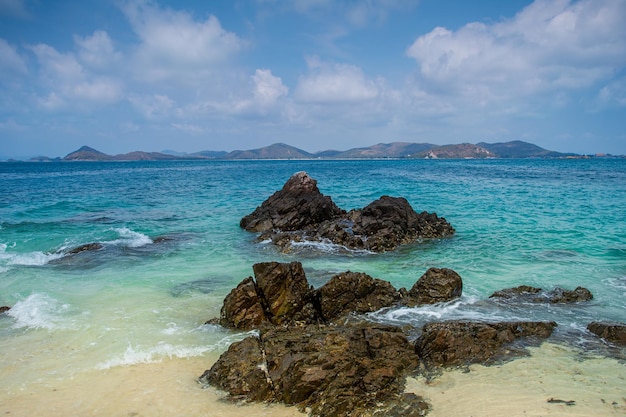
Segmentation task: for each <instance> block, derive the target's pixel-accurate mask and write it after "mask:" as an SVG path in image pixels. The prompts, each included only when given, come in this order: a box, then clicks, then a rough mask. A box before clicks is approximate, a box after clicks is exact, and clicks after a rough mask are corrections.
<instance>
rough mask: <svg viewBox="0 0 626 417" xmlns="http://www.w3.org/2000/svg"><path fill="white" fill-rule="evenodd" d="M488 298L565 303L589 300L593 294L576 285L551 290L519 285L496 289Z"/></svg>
mask: <svg viewBox="0 0 626 417" xmlns="http://www.w3.org/2000/svg"><path fill="white" fill-rule="evenodd" d="M489 298H501V299H506V300H512V301H521V302H529V303H551V304H565V303H578V302H582V301H589V300H591V299H593V295H592V294H591V291H589V290H588V289H587V288H583V287H576V289H574V290H564V289H563V288H560V287H556V288H554V289H553V290H551V291H544V290H542V289H541V288H536V287H530V286H528V285H520V286H519V287H515V288H507V289H504V290H500V291H496V292H494V293H493V294H491V295H490V296H489Z"/></svg>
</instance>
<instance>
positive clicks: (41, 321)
mask: <svg viewBox="0 0 626 417" xmlns="http://www.w3.org/2000/svg"><path fill="white" fill-rule="evenodd" d="M70 312H71V306H70V305H69V304H63V303H61V302H59V301H58V300H56V299H54V298H52V297H50V296H48V295H46V294H41V293H35V294H31V295H29V296H28V297H26V298H25V299H24V300H21V301H18V302H17V303H15V304H14V305H13V307H11V309H10V310H8V311H7V313H6V314H7V315H8V316H10V317H13V318H14V319H15V323H14V324H13V328H18V329H19V328H31V329H46V330H58V329H68V328H72V327H73V321H72V320H69V319H68V318H67V314H68V313H70Z"/></svg>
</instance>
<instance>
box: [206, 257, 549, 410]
mask: <svg viewBox="0 0 626 417" xmlns="http://www.w3.org/2000/svg"><path fill="white" fill-rule="evenodd" d="M253 270H254V275H255V279H253V278H252V277H249V278H246V279H245V280H243V281H242V282H241V283H240V284H239V285H238V286H237V288H235V289H234V290H233V291H232V292H231V293H230V294H229V295H228V296H227V297H226V299H225V300H224V306H223V307H222V311H221V315H220V318H219V319H216V320H214V321H213V323H216V324H222V325H224V326H226V327H231V328H237V329H242V330H249V329H254V328H256V329H259V335H258V336H251V337H248V338H246V339H244V340H243V341H241V342H236V343H233V344H232V345H231V346H230V348H229V349H228V351H227V352H225V353H224V354H222V356H221V357H220V358H219V359H218V361H217V362H216V363H215V364H214V365H213V366H212V367H211V369H209V370H207V371H205V372H204V374H203V375H202V376H201V377H200V381H201V382H202V383H204V384H209V385H212V386H215V387H217V388H219V389H222V390H224V391H225V392H226V393H227V395H228V397H229V398H232V399H235V400H242V399H243V400H246V401H269V402H273V401H278V402H282V403H285V404H289V405H295V406H298V407H299V408H300V409H301V410H306V411H308V412H309V414H310V415H312V416H423V415H425V414H426V413H427V412H428V410H429V405H428V404H427V403H426V402H425V400H424V399H423V398H421V397H419V396H416V395H413V394H405V393H403V390H404V384H405V381H406V376H408V375H411V374H416V373H417V372H423V371H424V370H425V372H427V373H430V372H431V371H432V370H433V369H436V368H439V367H448V366H466V365H467V364H471V363H483V364H489V363H492V362H494V361H497V360H499V359H505V358H506V359H510V358H512V357H514V356H518V355H521V354H525V351H524V350H523V346H524V343H530V344H538V343H540V342H541V341H542V340H544V339H545V338H547V337H549V336H550V335H551V334H552V331H553V329H554V328H555V327H556V323H554V322H533V321H519V322H495V323H487V322H476V321H464V320H457V321H446V322H440V323H429V324H426V325H425V326H423V328H422V329H421V334H420V336H419V337H418V338H417V340H415V342H409V340H408V339H407V335H406V334H405V333H404V331H405V330H406V331H408V332H409V333H410V334H414V333H415V331H414V329H413V330H412V329H401V328H399V327H395V326H390V325H384V324H380V323H375V322H372V321H368V320H365V319H364V317H363V316H359V313H361V314H362V313H368V312H372V311H377V310H380V309H382V308H385V307H390V306H395V305H398V306H400V305H417V304H419V303H437V302H442V301H444V300H450V299H454V298H456V297H459V296H460V295H461V291H462V280H461V277H460V276H459V275H458V274H457V273H456V272H455V271H453V270H450V269H446V268H431V269H429V270H428V271H427V272H426V273H425V274H424V275H423V276H422V277H421V278H420V279H419V280H418V281H417V282H416V283H415V285H414V286H413V287H412V288H411V289H410V290H409V291H407V290H405V289H401V290H399V291H397V290H395V288H394V287H393V286H392V285H391V284H390V283H388V282H386V281H383V280H380V279H376V278H372V277H371V276H369V275H367V274H364V273H359V272H351V271H347V272H344V273H341V274H337V275H335V276H333V277H332V278H330V279H329V280H328V281H327V282H326V283H325V284H324V285H322V286H321V287H319V288H318V289H314V288H313V287H311V286H310V285H309V284H308V281H307V279H306V276H305V273H304V270H303V268H302V265H301V264H300V263H299V262H292V263H277V262H265V263H259V264H255V265H254V266H253ZM420 305H421V304H420ZM521 342H523V343H521Z"/></svg>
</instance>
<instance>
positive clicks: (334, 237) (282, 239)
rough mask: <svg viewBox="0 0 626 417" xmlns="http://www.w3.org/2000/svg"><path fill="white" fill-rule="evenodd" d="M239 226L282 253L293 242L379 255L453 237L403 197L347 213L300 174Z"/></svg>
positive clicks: (442, 221)
mask: <svg viewBox="0 0 626 417" xmlns="http://www.w3.org/2000/svg"><path fill="white" fill-rule="evenodd" d="M240 226H241V227H242V228H244V229H245V230H248V231H250V232H262V234H261V237H260V239H261V240H268V239H269V240H271V241H272V242H273V243H274V244H275V245H277V246H279V247H281V248H282V250H284V251H288V250H289V248H290V245H291V243H292V242H303V241H312V242H320V241H329V242H332V243H334V244H336V245H340V246H345V247H347V248H350V249H358V250H369V251H373V252H384V251H388V250H393V249H396V248H397V247H398V246H399V245H402V244H406V243H411V242H414V241H416V240H418V239H425V238H441V237H445V236H450V235H453V234H454V228H453V227H452V226H451V225H450V224H449V223H448V222H447V221H446V220H445V219H444V218H440V217H437V214H435V213H427V212H422V213H419V214H418V213H416V212H415V211H414V210H413V208H412V207H411V206H410V204H409V203H408V201H407V200H406V199H405V198H402V197H390V196H382V197H381V198H379V199H378V200H376V201H374V202H372V203H370V204H369V205H368V206H366V207H364V208H362V209H357V210H351V211H350V212H346V211H345V210H343V209H341V208H339V207H337V205H335V203H334V202H333V201H332V199H331V198H330V197H328V196H324V195H323V194H322V193H320V191H319V189H318V188H317V182H316V181H315V180H314V179H312V178H311V177H310V176H309V175H308V174H306V173H305V172H298V173H296V174H294V175H293V176H292V177H291V178H290V179H289V180H288V181H287V182H286V183H285V185H284V186H283V188H282V189H281V190H280V191H277V192H276V193H274V194H273V195H272V196H270V197H269V198H268V199H267V200H265V201H264V202H263V203H262V204H261V206H259V207H257V208H256V209H255V210H254V211H253V212H252V213H250V214H249V215H247V216H245V217H243V218H242V219H241V221H240Z"/></svg>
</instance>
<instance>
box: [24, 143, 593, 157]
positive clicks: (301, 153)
mask: <svg viewBox="0 0 626 417" xmlns="http://www.w3.org/2000/svg"><path fill="white" fill-rule="evenodd" d="M567 157H581V155H578V154H573V153H561V152H555V151H550V150H547V149H544V148H541V147H539V146H537V145H534V144H532V143H528V142H524V141H521V140H514V141H510V142H503V143H485V142H480V143H477V144H471V143H461V144H456V145H434V144H431V143H409V142H392V143H379V144H377V145H372V146H368V147H364V148H352V149H348V150H347V151H338V150H326V151H321V152H315V153H310V152H307V151H305V150H302V149H299V148H296V147H294V146H290V145H287V144H284V143H275V144H272V145H269V146H264V147H262V148H258V149H249V150H236V151H232V152H225V151H201V152H195V153H190V154H187V153H180V152H176V151H163V152H142V151H135V152H129V153H125V154H118V155H108V154H106V153H103V152H100V151H98V150H96V149H93V148H90V147H89V146H83V147H81V148H80V149H78V150H76V151H74V152H71V153H69V154H67V155H66V156H65V157H63V158H54V159H53V158H48V157H37V158H32V159H31V161H42V162H44V161H53V160H59V161H164V160H170V161H173V160H198V159H220V160H232V159H387V158H394V159H410V158H414V159H486V158H567Z"/></svg>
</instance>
